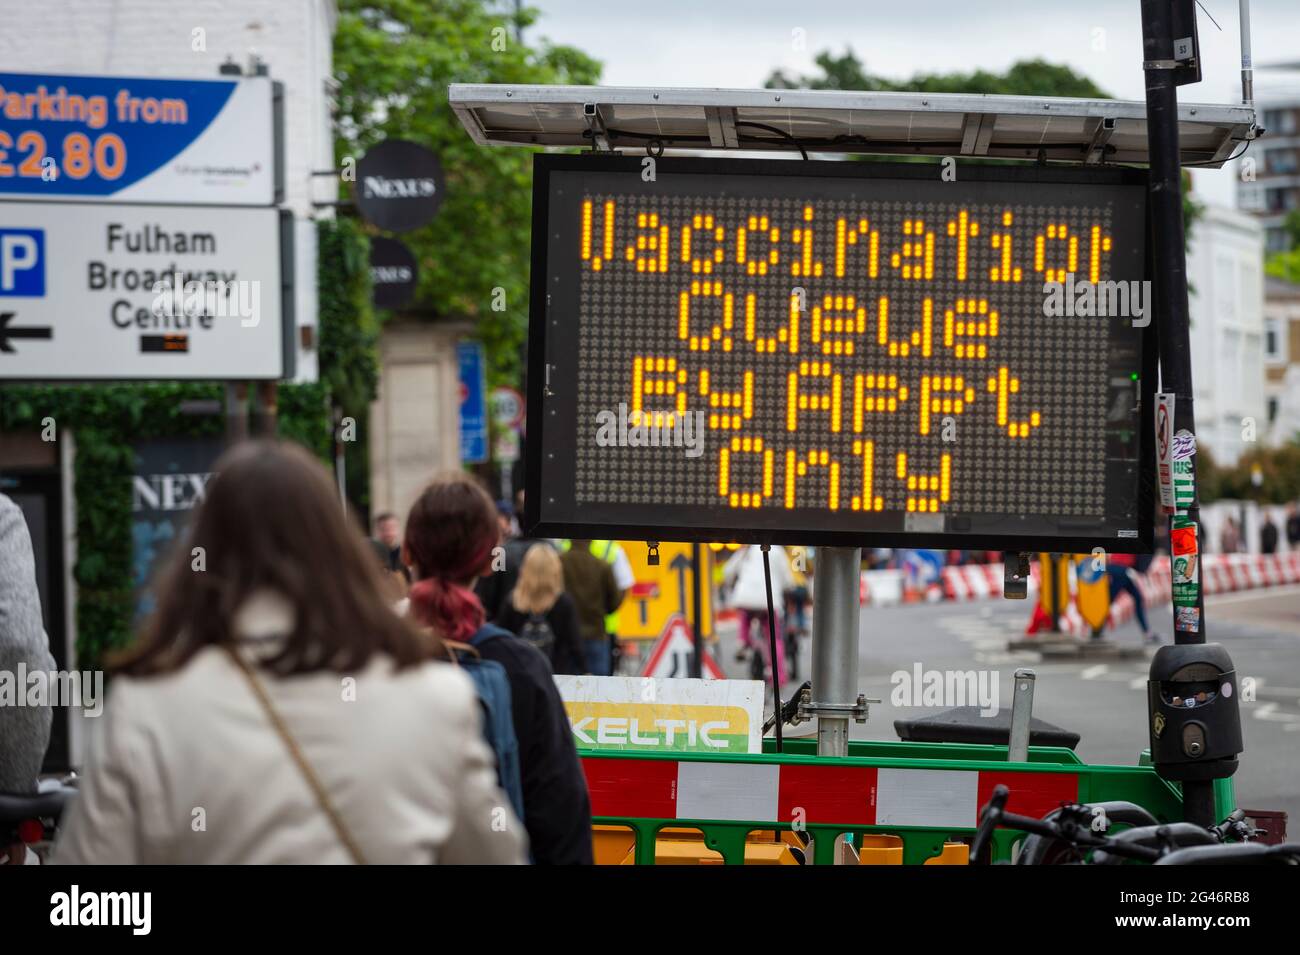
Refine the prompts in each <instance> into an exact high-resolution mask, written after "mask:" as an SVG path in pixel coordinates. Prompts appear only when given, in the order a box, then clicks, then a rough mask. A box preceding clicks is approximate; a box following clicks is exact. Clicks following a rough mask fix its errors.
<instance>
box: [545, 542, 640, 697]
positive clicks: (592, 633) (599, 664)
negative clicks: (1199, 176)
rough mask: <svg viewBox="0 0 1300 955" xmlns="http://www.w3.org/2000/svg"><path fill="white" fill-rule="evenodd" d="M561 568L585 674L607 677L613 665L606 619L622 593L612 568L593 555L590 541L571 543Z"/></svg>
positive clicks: (620, 601)
mask: <svg viewBox="0 0 1300 955" xmlns="http://www.w3.org/2000/svg"><path fill="white" fill-rule="evenodd" d="M560 565H561V567H562V568H563V570H564V589H565V591H566V592H567V593H568V594H569V596H570V597H572V598H573V603H574V606H575V607H577V610H578V625H579V627H580V628H581V630H582V641H583V651H584V653H585V654H586V658H587V672H588V673H593V674H595V675H596V676H609V675H610V674H611V673H613V663H614V661H613V654H612V650H611V642H610V633H609V630H608V629H607V627H608V621H607V618H608V617H609V616H610V615H612V614H613V613H614V612H615V611H617V610H618V608H619V605H620V604H621V603H622V602H623V595H624V593H625V591H624V590H623V589H622V588H621V587H619V586H618V582H617V581H616V579H615V577H614V566H613V565H612V564H611V563H609V562H608V561H605V560H602V559H601V558H599V557H597V556H596V555H595V554H593V553H592V548H591V541H589V540H573V541H570V542H569V549H568V550H566V551H565V552H564V553H563V554H561V555H560Z"/></svg>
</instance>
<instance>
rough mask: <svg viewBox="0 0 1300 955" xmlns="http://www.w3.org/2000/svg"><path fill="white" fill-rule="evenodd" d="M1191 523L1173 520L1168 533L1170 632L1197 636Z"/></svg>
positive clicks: (1197, 573)
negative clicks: (1171, 615)
mask: <svg viewBox="0 0 1300 955" xmlns="http://www.w3.org/2000/svg"><path fill="white" fill-rule="evenodd" d="M1197 536H1198V528H1197V525H1196V522H1195V521H1191V520H1188V519H1187V518H1185V517H1175V518H1174V526H1173V527H1172V528H1170V531H1169V546H1170V550H1171V551H1172V554H1173V556H1172V558H1171V561H1170V573H1171V580H1170V590H1171V592H1172V596H1173V602H1174V629H1175V630H1180V631H1183V632H1186V633H1197V632H1199V631H1200V629H1201V609H1200V595H1201V568H1200V546H1199V541H1198V539H1197Z"/></svg>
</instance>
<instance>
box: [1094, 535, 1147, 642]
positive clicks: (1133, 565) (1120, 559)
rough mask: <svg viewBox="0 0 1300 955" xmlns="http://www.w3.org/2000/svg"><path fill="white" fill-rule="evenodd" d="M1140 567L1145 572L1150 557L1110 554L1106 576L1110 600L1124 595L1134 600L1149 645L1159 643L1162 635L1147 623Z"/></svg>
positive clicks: (1135, 612) (1134, 609)
mask: <svg viewBox="0 0 1300 955" xmlns="http://www.w3.org/2000/svg"><path fill="white" fill-rule="evenodd" d="M1139 565H1141V566H1142V567H1143V569H1144V570H1145V568H1146V567H1150V566H1151V558H1150V556H1149V555H1142V556H1141V557H1135V556H1134V555H1133V554H1110V555H1108V556H1107V557H1106V575H1107V577H1108V578H1109V583H1110V599H1111V602H1112V603H1113V602H1114V601H1115V598H1116V597H1117V596H1119V595H1120V594H1122V593H1126V594H1128V595H1129V596H1130V597H1132V598H1133V611H1134V615H1135V616H1136V617H1137V622H1138V627H1139V628H1140V629H1141V630H1142V639H1143V640H1145V641H1146V642H1147V643H1153V644H1154V643H1159V642H1160V635H1159V634H1158V633H1155V632H1154V631H1153V630H1152V629H1151V626H1150V624H1149V623H1148V622H1147V603H1146V599H1145V598H1144V597H1143V596H1142V587H1141V586H1140V584H1141V579H1142V578H1141V576H1140V571H1139V570H1138V568H1139Z"/></svg>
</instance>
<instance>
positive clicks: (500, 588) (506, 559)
mask: <svg viewBox="0 0 1300 955" xmlns="http://www.w3.org/2000/svg"><path fill="white" fill-rule="evenodd" d="M496 508H497V531H498V534H497V546H498V547H500V548H501V550H500V551H498V552H496V554H495V555H494V560H493V562H492V565H491V568H490V569H491V571H492V572H491V573H488V574H484V575H483V576H482V577H480V578H479V579H478V580H476V581H474V594H475V595H476V596H477V597H478V599H479V603H481V604H483V610H484V612H485V613H486V614H487V619H489V620H495V619H496V617H497V615H498V614H500V613H501V608H502V606H503V605H504V602H505V599H506V597H508V596H509V595H510V591H512V590H514V587H515V581H516V580H518V579H519V568H520V567H521V566H522V565H523V562H524V555H525V554H526V553H528V548H530V547H532V546H533V545H534V544H536V543H537V542H538V541H539V540H540V538H537V537H524V536H522V535H520V534H519V533H518V527H519V525H518V524H517V523H516V522H515V512H514V508H512V507H511V506H510V502H509V501H497V503H496Z"/></svg>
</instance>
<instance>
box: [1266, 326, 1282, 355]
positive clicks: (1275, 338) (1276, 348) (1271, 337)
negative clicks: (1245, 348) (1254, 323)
mask: <svg viewBox="0 0 1300 955" xmlns="http://www.w3.org/2000/svg"><path fill="white" fill-rule="evenodd" d="M1281 358H1282V323H1281V322H1279V321H1278V320H1277V319H1276V318H1266V319H1264V360H1265V361H1279V360H1280V359H1281Z"/></svg>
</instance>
